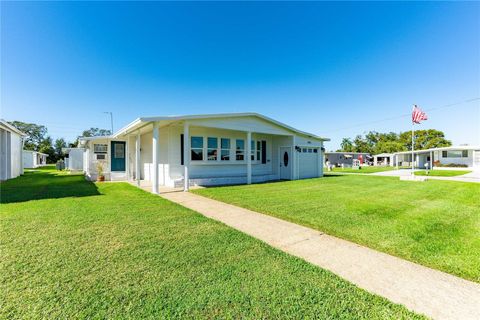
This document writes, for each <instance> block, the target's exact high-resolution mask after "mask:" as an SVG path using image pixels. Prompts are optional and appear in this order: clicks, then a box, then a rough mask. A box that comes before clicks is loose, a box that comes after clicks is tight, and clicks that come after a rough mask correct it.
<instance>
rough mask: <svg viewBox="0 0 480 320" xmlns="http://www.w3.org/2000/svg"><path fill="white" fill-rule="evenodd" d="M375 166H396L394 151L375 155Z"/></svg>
mask: <svg viewBox="0 0 480 320" xmlns="http://www.w3.org/2000/svg"><path fill="white" fill-rule="evenodd" d="M373 165H374V166H394V165H395V162H394V157H393V153H380V154H376V155H374V156H373Z"/></svg>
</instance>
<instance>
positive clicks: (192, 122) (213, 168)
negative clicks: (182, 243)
mask: <svg viewBox="0 0 480 320" xmlns="http://www.w3.org/2000/svg"><path fill="white" fill-rule="evenodd" d="M79 141H80V146H81V147H83V148H85V152H84V163H83V168H84V172H85V174H86V176H87V177H88V178H90V179H92V180H94V179H96V178H97V165H98V164H101V166H102V167H103V171H104V175H105V179H106V180H123V181H128V180H129V181H133V180H135V181H137V183H138V184H144V185H151V186H152V191H153V192H154V193H158V187H159V186H167V187H180V186H183V188H184V189H185V190H188V188H189V186H191V185H223V184H225V185H226V184H242V183H248V184H250V183H252V182H263V181H269V180H279V179H285V180H293V179H302V178H312V177H321V176H322V175H323V152H322V150H323V142H324V141H328V139H325V138H321V137H318V136H315V135H313V134H310V133H307V132H303V131H300V130H297V129H294V128H292V127H290V126H288V125H285V124H283V123H280V122H278V121H276V120H273V119H270V118H268V117H266V116H263V115H260V114H257V113H233V114H206V115H189V116H166V117H148V118H138V119H136V120H135V121H133V122H132V123H130V124H128V125H127V126H126V127H124V128H122V129H121V130H119V131H118V132H116V133H115V134H113V135H112V136H108V137H82V138H80V140H79Z"/></svg>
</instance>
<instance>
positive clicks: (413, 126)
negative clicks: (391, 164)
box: [411, 105, 415, 176]
mask: <svg viewBox="0 0 480 320" xmlns="http://www.w3.org/2000/svg"><path fill="white" fill-rule="evenodd" d="M413 108H414V109H415V105H414V106H413ZM414 130H415V122H413V119H412V172H411V175H412V176H413V170H414V151H413V149H414V144H413V139H414V138H413V137H414Z"/></svg>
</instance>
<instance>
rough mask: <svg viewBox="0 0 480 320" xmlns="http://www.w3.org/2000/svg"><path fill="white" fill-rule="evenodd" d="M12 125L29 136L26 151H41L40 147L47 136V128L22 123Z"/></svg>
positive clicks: (15, 122) (16, 122)
mask: <svg viewBox="0 0 480 320" xmlns="http://www.w3.org/2000/svg"><path fill="white" fill-rule="evenodd" d="M10 124H11V125H13V126H14V127H15V128H17V129H18V130H20V131H22V132H24V133H25V134H27V137H26V139H25V144H24V149H25V150H34V151H39V146H40V144H41V143H42V141H43V140H44V139H45V136H46V134H47V127H45V126H42V125H38V124H35V123H26V122H21V121H12V122H10Z"/></svg>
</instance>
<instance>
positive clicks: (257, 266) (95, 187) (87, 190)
mask: <svg viewBox="0 0 480 320" xmlns="http://www.w3.org/2000/svg"><path fill="white" fill-rule="evenodd" d="M315 181H317V182H315ZM312 182H313V183H312ZM312 182H310V184H311V185H312V188H314V189H315V188H317V187H316V185H318V180H312ZM332 182H333V178H332ZM308 184H309V182H307V185H308ZM296 185H297V182H295V183H292V184H289V183H286V184H281V183H279V184H271V185H264V186H262V185H258V186H252V187H248V188H245V189H244V190H247V193H245V192H244V191H242V189H241V188H240V189H237V190H238V191H235V192H233V194H237V196H238V197H239V198H242V197H243V196H244V195H245V194H250V190H257V191H256V194H257V195H261V196H262V199H265V195H267V196H268V195H270V196H272V197H273V196H275V194H274V193H275V192H276V191H273V190H271V189H270V191H273V193H271V192H270V191H269V188H272V187H274V188H277V187H280V189H282V190H291V187H292V186H293V187H294V186H296ZM0 188H1V202H2V204H1V213H0V270H1V272H0V292H1V295H0V318H2V319H14V318H23V319H35V318H38V319H39V318H43V319H68V318H96V319H103V318H137V319H141V318H255V319H259V318H270V319H274V318H324V319H326V318H330V319H337V318H343V319H352V318H355V319H385V318H392V319H400V318H419V316H417V315H415V314H413V313H410V312H409V311H407V310H406V309H405V308H404V307H402V306H399V305H395V304H392V303H390V302H388V301H386V300H385V299H383V298H380V297H378V296H374V295H372V294H369V293H367V292H366V291H364V290H361V289H359V288H357V287H355V286H354V285H352V284H349V283H348V282H346V281H344V280H342V279H340V278H339V277H337V276H335V275H333V274H332V273H330V272H327V271H325V270H322V269H320V268H317V267H315V266H312V265H310V264H308V263H306V262H304V261H302V260H300V259H297V258H294V257H292V256H289V255H287V254H284V253H282V252H280V251H278V250H275V249H273V248H271V247H269V246H267V245H265V244H264V243H262V242H260V241H257V240H255V239H253V238H251V237H248V236H246V235H244V234H242V233H240V232H237V231H235V230H233V229H230V228H228V227H226V226H225V225H223V224H220V223H217V222H214V221H212V220H209V219H207V218H205V217H203V216H201V215H200V214H197V213H195V212H193V211H191V210H188V209H185V208H183V207H181V206H179V205H176V204H173V203H171V202H168V201H166V200H164V199H162V198H160V197H158V196H154V195H152V194H149V193H146V192H144V191H142V190H139V189H137V188H135V187H133V186H131V185H129V184H126V183H102V184H93V183H90V182H87V181H85V180H84V179H83V177H82V176H79V175H68V174H63V173H62V174H56V173H55V172H53V171H49V170H41V171H38V172H35V173H32V172H28V173H26V174H25V175H24V176H23V177H20V178H17V179H13V180H10V181H7V182H4V183H2V184H1V185H0ZM303 189H304V191H305V190H306V189H305V186H304V187H303ZM222 190H223V191H222ZM228 190H232V189H227V188H225V189H217V191H221V192H220V194H222V193H227V194H228V193H231V191H228ZM206 191H209V192H211V191H213V189H212V190H206ZM283 193H284V194H285V192H283ZM286 193H287V195H286V196H285V197H286V199H285V200H287V199H288V197H289V195H288V192H286ZM242 195H243V196H242ZM238 197H237V198H236V201H238V199H239V198H238ZM295 202H296V201H295ZM302 202H305V197H304V196H301V198H300V199H299V203H300V204H302ZM320 205H321V204H320ZM278 208H279V207H278V206H277V207H273V208H272V209H278ZM473 253H474V252H472V254H473Z"/></svg>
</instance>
